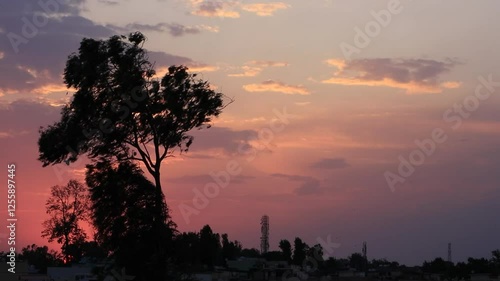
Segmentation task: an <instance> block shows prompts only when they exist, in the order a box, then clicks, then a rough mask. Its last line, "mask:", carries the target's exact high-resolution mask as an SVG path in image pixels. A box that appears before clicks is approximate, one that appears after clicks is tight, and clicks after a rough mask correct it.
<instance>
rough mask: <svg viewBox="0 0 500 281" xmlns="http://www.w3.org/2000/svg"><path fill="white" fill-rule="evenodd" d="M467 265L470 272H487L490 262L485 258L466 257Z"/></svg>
mask: <svg viewBox="0 0 500 281" xmlns="http://www.w3.org/2000/svg"><path fill="white" fill-rule="evenodd" d="M467 266H468V267H469V270H470V272H471V273H488V272H489V271H490V262H489V261H488V260H487V259H485V258H480V259H476V258H468V259H467Z"/></svg>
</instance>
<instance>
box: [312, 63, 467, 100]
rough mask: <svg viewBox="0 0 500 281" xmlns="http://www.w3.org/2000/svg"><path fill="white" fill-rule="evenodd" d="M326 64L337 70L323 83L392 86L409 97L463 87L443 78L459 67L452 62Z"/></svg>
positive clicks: (458, 83)
mask: <svg viewBox="0 0 500 281" xmlns="http://www.w3.org/2000/svg"><path fill="white" fill-rule="evenodd" d="M326 63H327V64H329V65H330V66H334V67H336V68H337V71H336V72H335V73H334V75H333V77H331V78H329V79H326V80H323V81H321V82H322V83H325V84H337V85H347V86H371V87H390V88H398V89H404V90H406V93H408V94H417V93H441V92H443V90H445V89H454V88H458V87H460V85H461V83H460V82H457V81H442V80H441V79H440V78H441V76H442V75H443V74H445V73H448V72H450V71H451V70H452V69H453V68H454V67H455V66H456V65H458V64H459V63H458V62H457V61H456V60H452V59H447V60H444V61H436V60H430V59H391V58H376V59H355V60H350V61H344V60H336V59H330V60H327V61H326Z"/></svg>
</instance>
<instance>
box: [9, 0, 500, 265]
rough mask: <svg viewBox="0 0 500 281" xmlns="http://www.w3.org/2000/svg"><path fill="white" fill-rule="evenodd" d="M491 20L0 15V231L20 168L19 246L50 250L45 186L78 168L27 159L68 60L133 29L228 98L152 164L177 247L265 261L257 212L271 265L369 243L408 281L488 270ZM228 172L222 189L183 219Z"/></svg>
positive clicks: (299, 11)
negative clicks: (471, 265)
mask: <svg viewBox="0 0 500 281" xmlns="http://www.w3.org/2000/svg"><path fill="white" fill-rule="evenodd" d="M45 4H46V5H45ZM499 10H500V2H499V1H495V0H484V1H480V2H477V1H460V2H458V1H451V0H448V1H445V0H441V1H431V0H422V1H411V0H400V1H397V0H380V1H379V0H377V1H364V0H345V1H340V0H307V1H306V0H288V1H283V2H268V1H263V0H255V1H254V0H252V1H247V0H233V1H212V0H205V1H204V0H143V1H137V0H125V1H118V0H75V1H65V0H57V1H56V0H40V1H38V0H36V1H35V0H16V1H14V0H12V1H2V2H1V3H0V101H1V102H0V120H1V124H0V159H1V161H0V162H1V166H0V167H3V169H4V170H3V171H0V178H3V180H2V182H5V184H4V185H3V186H0V187H1V189H0V219H2V221H3V222H1V223H0V224H1V225H3V224H5V225H7V222H6V218H7V212H6V209H7V202H6V196H7V185H6V182H7V175H8V173H7V164H9V163H15V164H16V166H17V167H16V184H17V217H18V223H17V244H16V245H17V247H18V248H19V250H20V248H21V247H22V246H25V245H26V244H31V243H36V244H39V245H44V244H47V245H48V243H47V241H46V240H45V239H44V238H41V237H40V233H41V230H42V222H43V221H44V220H45V219H46V218H47V217H48V216H47V215H46V214H45V207H44V204H45V201H46V200H47V198H48V196H49V191H50V187H51V186H53V185H63V184H66V183H67V182H68V180H69V179H73V178H75V179H79V180H82V181H83V175H84V172H85V161H84V160H83V159H82V161H79V162H77V163H75V164H72V165H70V166H68V165H66V164H64V163H63V164H59V165H56V166H49V167H45V168H43V167H42V164H41V162H39V161H38V160H37V158H38V147H37V140H38V136H39V133H38V129H39V127H40V126H47V125H50V124H52V123H54V122H56V121H57V120H59V118H60V117H59V112H60V108H61V105H62V104H64V103H66V102H68V100H69V99H70V98H71V94H72V90H71V89H69V90H68V89H66V87H65V85H64V83H63V79H62V73H63V70H64V66H65V62H66V59H67V57H68V55H70V54H71V53H72V52H75V51H77V49H78V46H79V42H80V41H81V40H82V38H84V37H90V38H101V39H106V38H109V37H110V36H112V35H115V34H128V33H130V32H133V31H141V32H142V33H144V34H145V35H146V37H147V38H148V40H147V42H146V44H145V48H147V49H148V50H149V51H151V54H150V59H151V60H152V61H155V63H156V64H155V65H156V68H157V70H158V72H159V73H164V72H165V70H166V67H168V66H169V65H172V64H183V65H187V66H188V67H189V68H190V69H191V71H193V72H197V73H200V74H199V77H200V78H202V79H205V80H208V81H209V82H210V83H211V84H212V86H213V87H214V88H216V89H217V91H220V92H222V93H224V94H225V95H227V96H228V97H232V98H234V103H232V104H230V105H229V106H228V107H227V108H226V109H225V110H224V112H223V113H222V114H221V116H220V117H219V118H218V119H216V120H215V121H214V123H213V127H212V128H211V129H208V130H201V131H196V132H195V133H193V134H194V136H195V140H194V143H193V145H192V149H191V150H190V151H189V152H188V153H187V154H183V155H177V156H176V157H175V158H170V159H168V161H167V162H165V163H166V164H165V165H164V166H163V170H162V182H163V188H164V192H165V195H166V198H167V203H168V205H169V208H170V210H171V215H172V217H173V219H174V221H175V222H176V223H177V224H178V229H179V230H180V231H195V230H196V231H197V230H199V229H200V228H201V227H202V226H203V225H205V224H209V225H210V226H212V228H213V230H214V231H216V232H220V233H228V234H229V238H230V239H236V240H239V241H241V242H242V243H243V245H244V246H245V247H248V248H250V247H255V248H259V238H260V224H259V223H260V217H261V216H262V215H264V214H267V215H269V217H270V241H271V249H272V250H278V242H279V240H280V239H285V238H286V239H289V240H293V239H294V237H296V236H299V237H301V238H302V239H303V240H305V241H306V242H307V243H308V244H309V245H313V244H316V243H318V239H321V240H324V241H327V240H328V238H327V237H330V240H331V241H332V242H335V243H339V244H340V246H339V247H338V248H336V249H335V250H334V252H333V253H331V254H332V255H333V256H337V257H346V256H347V255H349V254H351V253H353V252H355V251H357V252H359V251H361V247H362V243H363V241H366V242H367V244H368V257H369V258H370V259H372V258H387V259H390V260H397V261H399V262H401V263H406V264H407V265H416V264H421V263H422V262H423V261H424V260H431V259H434V258H435V257H439V256H440V257H443V258H446V257H447V244H448V243H449V242H451V243H452V247H453V260H454V261H460V260H465V259H466V258H467V257H469V256H472V257H487V258H489V257H490V253H491V251H492V250H494V249H498V248H500V238H499V237H500V218H499V214H500V173H499V168H500V111H499V108H500V97H499V94H500V56H498V51H499V50H500V36H499V31H500V30H499V27H500V18H499V17H498V11H499ZM496 81H498V82H496ZM411 159H413V160H411ZM407 161H408V162H407ZM228 164H229V166H231V165H233V166H234V165H237V166H238V169H236V170H238V171H237V172H236V173H234V175H231V176H230V181H229V184H228V185H227V186H226V187H224V188H220V190H219V192H218V194H217V195H216V196H211V197H213V198H209V199H207V200H208V201H207V202H208V205H207V206H206V207H205V206H203V208H198V209H196V213H190V214H187V215H186V213H185V212H186V210H187V209H189V208H191V209H189V210H191V211H192V210H193V208H196V206H194V205H193V198H194V197H195V195H196V194H199V193H198V191H199V192H201V193H203V192H204V188H205V187H206V185H207V184H210V183H214V182H215V181H214V179H213V178H212V177H211V176H210V174H211V173H212V174H213V173H216V174H220V173H221V171H225V170H226V169H227V166H228ZM400 166H405V167H400ZM410 166H411V167H410ZM408 167H410V168H408ZM233 168H234V167H233ZM412 168H413V169H412ZM398 169H399V170H398ZM2 190H3V191H2ZM197 202H198V203H197V204H198V205H199V204H201V203H200V201H197ZM183 212H184V215H183ZM0 229H2V228H0ZM3 229H4V230H5V229H6V228H5V227H3ZM2 232H4V234H5V233H6V232H7V231H0V234H2ZM0 240H2V241H0V250H4V249H6V248H7V245H6V241H5V239H4V238H3V239H2V237H0ZM51 246H52V247H53V248H54V249H58V245H57V244H51ZM146 254H147V253H146Z"/></svg>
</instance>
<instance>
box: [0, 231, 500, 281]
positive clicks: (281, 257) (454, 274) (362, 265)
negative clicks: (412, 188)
mask: <svg viewBox="0 0 500 281" xmlns="http://www.w3.org/2000/svg"><path fill="white" fill-rule="evenodd" d="M172 246H173V257H175V262H174V263H175V264H177V265H178V266H179V267H177V270H179V271H180V272H183V273H188V274H189V273H197V272H210V271H213V270H215V269H216V268H217V267H227V265H228V261H231V260H238V259H241V258H259V259H260V260H261V261H262V262H264V261H283V262H286V264H288V266H297V267H298V268H303V269H304V270H306V269H305V267H306V266H307V265H310V263H308V262H307V261H308V260H309V261H310V260H311V259H315V262H316V266H315V268H313V270H314V271H315V272H316V273H317V274H318V275H335V274H338V273H339V272H341V271H347V270H356V271H358V272H365V273H368V272H371V271H373V272H377V271H381V270H382V271H388V270H392V271H399V272H403V273H404V272H411V273H412V274H416V273H421V274H422V276H424V275H426V274H427V275H435V276H437V277H438V278H439V279H441V280H470V279H471V276H472V275H473V274H485V275H488V276H489V277H490V278H497V277H498V275H499V273H500V250H494V251H492V256H491V258H490V259H486V258H472V257H469V258H468V259H467V261H466V262H457V263H453V262H448V261H445V260H444V259H442V258H441V257H437V258H435V259H434V260H432V261H425V262H423V264H422V265H421V266H417V267H408V266H405V265H403V264H400V263H398V262H397V261H388V260H386V259H372V260H365V258H364V256H363V255H362V254H361V253H353V254H351V255H349V256H348V257H347V258H338V257H328V258H327V259H323V258H322V256H323V255H322V254H323V252H322V247H321V245H319V244H316V245H314V246H312V247H310V246H309V245H307V244H306V243H305V242H303V241H302V239H300V238H298V237H297V238H295V240H294V243H293V247H292V244H291V243H290V242H289V241H288V240H286V239H285V240H281V241H280V243H279V248H280V250H279V251H270V252H267V253H265V254H261V253H260V252H259V251H258V250H257V249H254V248H243V246H242V244H241V243H240V242H239V241H237V240H234V241H231V240H230V239H229V236H228V234H226V233H223V234H219V233H216V232H214V231H213V230H212V228H211V227H210V226H209V225H205V226H204V227H203V228H202V229H201V230H200V231H199V232H183V233H177V234H176V235H175V239H174V240H173V244H172ZM71 253H72V254H75V257H74V259H73V261H72V264H76V263H80V262H84V261H85V262H99V261H102V260H103V259H104V258H105V257H106V253H105V251H103V249H101V248H100V247H99V246H98V245H97V243H95V242H83V243H82V244H80V245H78V246H77V245H74V247H73V248H72V249H71ZM144 254H145V255H147V253H144ZM0 256H1V257H4V258H7V253H6V252H0ZM18 257H19V259H20V260H22V261H25V262H27V263H28V264H30V265H32V266H33V267H34V268H36V269H37V270H38V271H39V272H40V273H46V272H47V267H53V266H70V265H71V263H65V262H64V255H62V254H61V253H59V252H57V251H54V250H49V248H48V247H47V246H37V245H35V244H33V245H29V246H27V247H24V248H23V249H22V252H21V253H19V255H18ZM135 258H136V259H138V257H135Z"/></svg>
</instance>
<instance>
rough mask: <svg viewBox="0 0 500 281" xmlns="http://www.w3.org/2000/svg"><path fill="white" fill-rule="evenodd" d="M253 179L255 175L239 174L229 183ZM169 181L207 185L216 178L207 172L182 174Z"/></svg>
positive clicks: (240, 182)
mask: <svg viewBox="0 0 500 281" xmlns="http://www.w3.org/2000/svg"><path fill="white" fill-rule="evenodd" d="M252 179H255V177H253V176H242V175H238V176H233V177H231V179H230V182H229V183H230V184H232V183H234V184H242V183H245V182H247V181H249V180H252ZM167 181H168V182H170V183H175V184H196V185H205V184H207V183H211V182H214V179H213V178H212V177H211V176H210V175H208V174H206V175H191V176H182V177H177V178H171V179H167Z"/></svg>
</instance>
